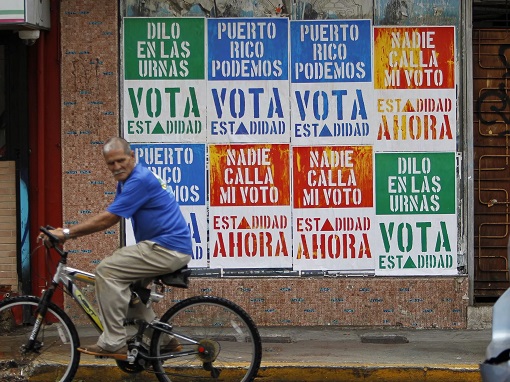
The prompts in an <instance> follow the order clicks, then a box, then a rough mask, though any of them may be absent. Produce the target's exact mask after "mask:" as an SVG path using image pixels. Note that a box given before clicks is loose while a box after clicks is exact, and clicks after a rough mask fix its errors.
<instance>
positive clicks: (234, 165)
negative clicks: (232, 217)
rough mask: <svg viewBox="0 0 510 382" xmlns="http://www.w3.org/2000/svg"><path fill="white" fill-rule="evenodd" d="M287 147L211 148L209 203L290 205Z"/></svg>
mask: <svg viewBox="0 0 510 382" xmlns="http://www.w3.org/2000/svg"><path fill="white" fill-rule="evenodd" d="M289 150H290V147H289V145H288V144H238V145H210V146H209V161H210V182H211V184H210V204H211V207H219V206H271V205H273V206H288V205H290V159H289V153H290V151H289Z"/></svg>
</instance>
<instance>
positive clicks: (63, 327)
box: [0, 296, 80, 382]
mask: <svg viewBox="0 0 510 382" xmlns="http://www.w3.org/2000/svg"><path fill="white" fill-rule="evenodd" d="M40 301H41V299H40V298H38V297H35V296H20V297H14V298H9V299H6V300H4V301H2V302H0V364H2V363H3V365H4V366H5V367H3V368H0V369H2V371H0V373H3V374H0V379H2V380H16V381H28V380H30V381H52V382H53V381H59V382H68V381H72V379H73V377H74V375H75V374H76V371H77V369H78V365H79V363H80V352H79V351H78V350H77V348H78V347H79V346H80V342H79V337H78V332H77V331H76V327H75V326H74V324H73V322H72V321H71V319H70V318H69V316H68V315H67V314H66V313H65V312H64V311H63V310H62V309H60V308H59V307H58V306H56V305H55V304H53V303H49V305H48V311H47V313H46V315H45V318H44V320H43V322H42V324H41V327H40V330H39V334H38V337H37V338H36V345H37V346H38V347H39V349H38V350H37V351H30V352H28V353H25V354H24V353H23V352H22V351H21V349H22V348H23V346H24V345H26V344H27V342H28V338H29V337H30V334H31V332H32V329H33V327H34V322H35V312H36V310H37V308H38V305H39V303H40Z"/></svg>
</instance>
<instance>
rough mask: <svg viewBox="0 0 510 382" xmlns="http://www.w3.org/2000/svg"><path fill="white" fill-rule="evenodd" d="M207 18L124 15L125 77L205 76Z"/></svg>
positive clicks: (146, 78)
mask: <svg viewBox="0 0 510 382" xmlns="http://www.w3.org/2000/svg"><path fill="white" fill-rule="evenodd" d="M204 30H205V19H203V18H173V17H172V18H154V17H151V18H139V17H136V18H125V19H124V69H125V72H124V78H125V79H126V80H154V79H157V80H173V79H189V80H197V79H204V78H205V70H204V68H205V63H204V59H205V52H204V50H205V38H204Z"/></svg>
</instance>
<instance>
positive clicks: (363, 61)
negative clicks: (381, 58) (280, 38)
mask: <svg viewBox="0 0 510 382" xmlns="http://www.w3.org/2000/svg"><path fill="white" fill-rule="evenodd" d="M290 41H291V74H292V76H291V82H293V83H317V82H371V81H372V65H371V62H372V33H371V24H370V20H324V21H322V20H321V21H292V22H291V23H290Z"/></svg>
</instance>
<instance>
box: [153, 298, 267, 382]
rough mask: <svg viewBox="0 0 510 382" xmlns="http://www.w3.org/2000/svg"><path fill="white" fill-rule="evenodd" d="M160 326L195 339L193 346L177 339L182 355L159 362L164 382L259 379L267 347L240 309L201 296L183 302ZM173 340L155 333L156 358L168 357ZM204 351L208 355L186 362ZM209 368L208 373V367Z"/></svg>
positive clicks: (159, 375) (155, 366)
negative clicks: (166, 348)
mask: <svg viewBox="0 0 510 382" xmlns="http://www.w3.org/2000/svg"><path fill="white" fill-rule="evenodd" d="M160 321H162V322H165V323H169V324H171V325H172V326H173V332H174V333H176V334H182V335H186V336H189V337H191V338H194V339H195V340H196V341H198V342H199V345H197V344H191V343H189V342H187V341H185V340H182V339H178V338H177V337H175V339H178V341H179V342H180V345H181V346H182V350H180V351H179V353H181V354H176V356H175V358H172V359H170V360H168V361H166V363H165V362H161V361H154V362H153V365H152V367H153V369H154V371H155V373H156V377H157V378H158V380H159V381H160V382H170V381H171V382H181V381H182V382H184V381H186V382H190V381H201V382H203V381H208V380H211V381H212V380H216V379H218V378H220V379H221V380H222V381H240V382H251V381H253V380H254V378H255V377H256V376H257V373H258V370H259V367H260V362H261V359H262V341H261V339H260V334H259V331H258V329H257V326H256V325H255V323H254V322H253V320H252V319H251V317H250V316H249V315H248V314H247V313H246V312H245V311H244V310H243V309H242V308H241V307H239V306H238V305H236V304H235V303H233V302H231V301H229V300H227V299H224V298H221V297H212V296H196V297H191V298H188V299H186V300H183V301H180V302H178V303H177V304H175V305H174V306H173V307H171V308H170V309H168V311H167V312H166V313H165V314H163V316H162V317H161V319H160ZM165 342H167V343H168V336H167V335H166V334H165V333H162V332H161V331H158V330H155V331H154V333H153V335H152V338H151V347H150V352H151V355H153V356H159V355H160V354H162V353H163V351H162V350H161V348H162V347H164V346H165ZM199 346H202V347H205V348H206V349H209V350H211V351H210V353H209V355H204V354H201V355H198V354H193V355H188V356H182V354H183V353H186V351H189V352H193V350H197V349H198V347H199ZM204 365H206V367H204Z"/></svg>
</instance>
